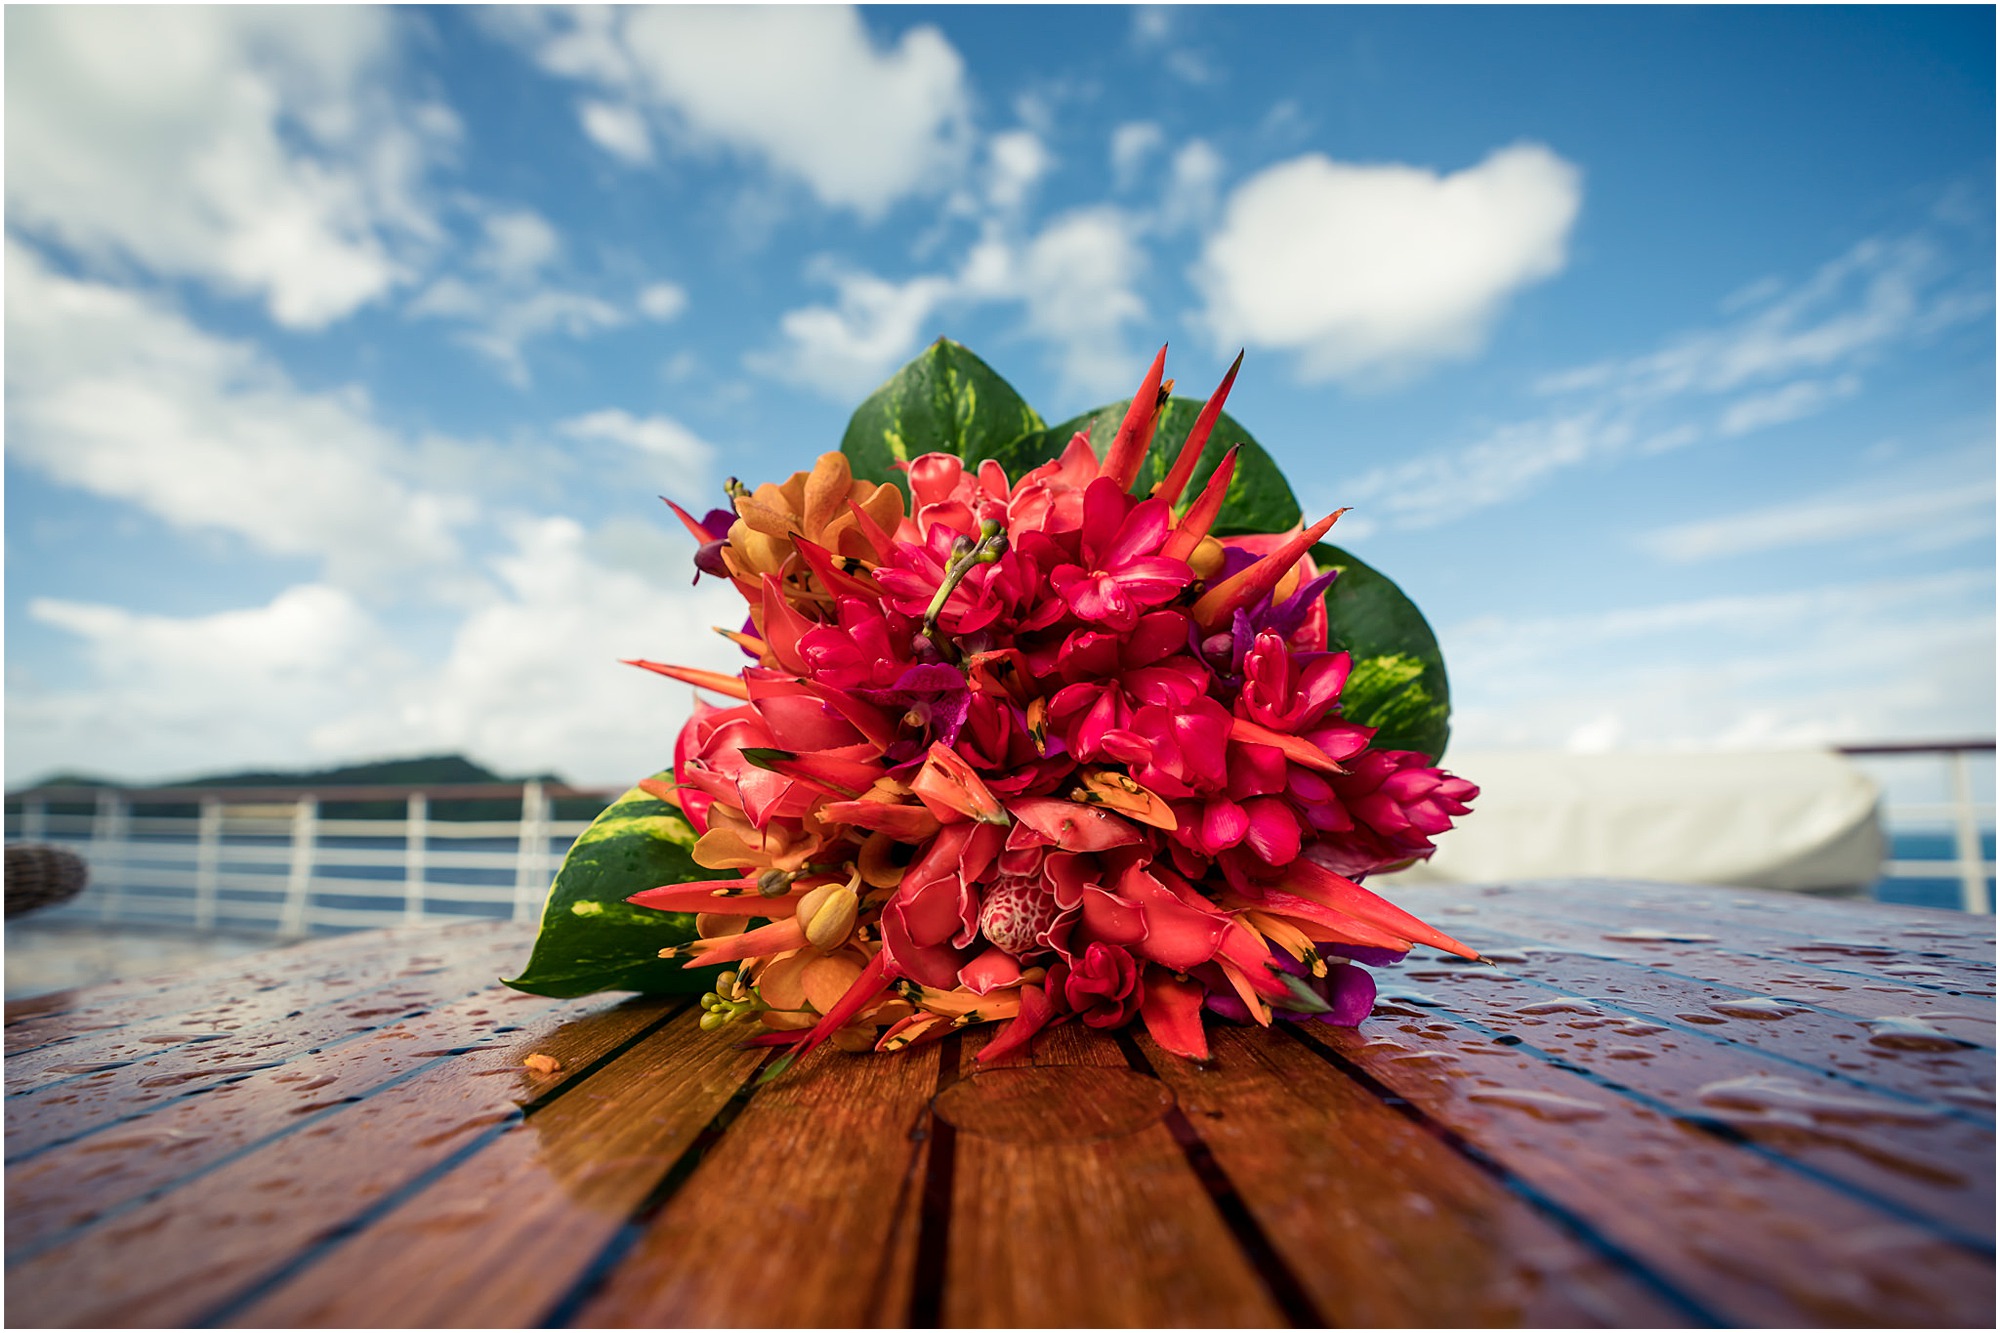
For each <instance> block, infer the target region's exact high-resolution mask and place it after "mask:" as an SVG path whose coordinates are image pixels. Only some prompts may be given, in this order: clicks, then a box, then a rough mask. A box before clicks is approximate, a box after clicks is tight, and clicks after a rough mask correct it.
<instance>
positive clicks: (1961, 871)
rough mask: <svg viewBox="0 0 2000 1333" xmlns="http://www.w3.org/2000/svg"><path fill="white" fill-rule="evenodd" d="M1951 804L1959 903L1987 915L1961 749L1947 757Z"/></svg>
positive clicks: (1968, 767)
mask: <svg viewBox="0 0 2000 1333" xmlns="http://www.w3.org/2000/svg"><path fill="white" fill-rule="evenodd" d="M1951 803H1952V811H1951V814H1952V823H1953V824H1954V825H1955V826H1956V828H1955V830H1954V831H1955V832H1956V834H1957V843H1958V892H1959V901H1960V905H1961V906H1963V907H1964V908H1965V910H1966V911H1968V912H1970V913H1972V914H1973V915H1975V916H1988V915H1990V914H1991V913H1992V911H1993V905H1992V903H1991V902H1990V901H1989V900H1988V899H1987V895H1986V849H1985V848H1984V847H1983V846H1981V845H1980V838H1979V816H1978V814H1977V813H1976V812H1975V811H1974V809H1973V805H1972V761H1971V760H1969V759H1967V758H1966V755H1965V751H1963V750H1954V751H1953V752H1952V756H1951Z"/></svg>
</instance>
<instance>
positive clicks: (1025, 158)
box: [986, 130, 1054, 212]
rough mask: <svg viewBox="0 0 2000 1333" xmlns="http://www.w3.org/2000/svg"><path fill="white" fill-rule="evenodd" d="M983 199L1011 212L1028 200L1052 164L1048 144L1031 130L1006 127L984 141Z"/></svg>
mask: <svg viewBox="0 0 2000 1333" xmlns="http://www.w3.org/2000/svg"><path fill="white" fill-rule="evenodd" d="M986 153H987V159H988V163H987V171H986V201H987V203H989V204H990V205H992V206H993V207H994V208H997V209H999V210H1001V211H1002V212H1010V211H1012V210H1014V209H1017V208H1019V207H1021V205H1022V204H1024V203H1026V202H1027V201H1028V195H1029V193H1030V192H1031V191H1033V189H1034V188H1035V183H1036V182H1037V181H1039V180H1041V178H1042V177H1043V176H1044V175H1045V174H1047V172H1048V170H1049V168H1050V167H1051V166H1053V165H1054V159H1052V158H1051V157H1050V156H1049V150H1048V146H1047V145H1046V144H1044V143H1043V142H1042V141H1041V139H1040V138H1039V137H1038V136H1037V135H1036V134H1035V133H1034V131H1032V130H1009V131H1007V132H1006V133H1005V134H996V135H994V136H993V137H992V138H991V139H988V140H987V141H986Z"/></svg>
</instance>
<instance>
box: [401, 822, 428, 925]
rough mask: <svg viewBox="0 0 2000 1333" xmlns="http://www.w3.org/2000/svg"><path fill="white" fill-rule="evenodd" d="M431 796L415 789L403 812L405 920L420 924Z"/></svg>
mask: <svg viewBox="0 0 2000 1333" xmlns="http://www.w3.org/2000/svg"><path fill="white" fill-rule="evenodd" d="M430 819H431V798H430V797H428V796H426V795H425V794H424V793H422V792H420V791H419V792H411V793H410V800H409V807H408V809H407V810H406V811H405V812H404V815H403V921H404V923H405V924H406V925H412V926H414V925H416V924H417V923H418V922H420V921H422V920H423V919H424V880H425V867H424V858H425V855H426V854H427V853H428V852H429V851H430V846H431V833H430Z"/></svg>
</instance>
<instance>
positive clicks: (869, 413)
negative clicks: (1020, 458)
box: [840, 338, 1042, 494]
mask: <svg viewBox="0 0 2000 1333" xmlns="http://www.w3.org/2000/svg"><path fill="white" fill-rule="evenodd" d="M1041 429H1042V419H1041V417H1039V416H1037V415H1036V414H1035V409H1034V408H1032V407H1029V406H1028V404H1027V403H1026V402H1025V401H1023V400H1022V398H1021V395H1020V394H1018V393H1016V392H1014V386H1013V385H1011V384H1009V383H1007V381H1006V380H1003V379H1001V378H1000V376H999V375H998V374H996V373H995V372H994V370H993V368H992V367H991V366H989V365H987V364H986V363H985V362H984V361H981V360H980V359H979V358H978V357H976V356H974V355H973V354H972V353H971V352H969V351H967V350H966V349H965V348H964V347H963V346H961V345H959V344H958V343H955V342H953V341H951V339H949V338H940V339H938V340H937V341H936V342H934V343H932V344H931V345H930V346H929V347H926V348H925V349H924V350H923V351H922V352H921V353H919V354H918V356H917V359H916V360H914V361H912V362H910V364H909V365H907V366H904V367H903V368H902V369H901V370H899V371H897V372H896V373H895V374H894V375H892V376H890V377H889V382H888V383H887V384H884V385H883V386H882V387H881V388H879V389H877V390H876V391H875V392H874V393H872V394H870V395H869V397H868V401H867V402H865V403H863V404H862V405H861V406H860V407H859V408H857V409H855V412H854V416H853V418H852V419H851V420H850V421H849V422H848V423H847V434H846V435H844V436H842V437H841V441H840V451H841V452H842V453H844V454H846V455H847V461H848V464H849V466H850V467H852V468H853V469H854V475H855V476H857V477H861V478H863V479H865V480H868V481H873V482H888V481H892V482H894V483H896V485H898V486H901V487H902V488H903V491H904V493H905V494H907V493H908V492H909V484H908V482H907V481H906V480H905V479H904V476H903V474H902V473H901V472H900V471H898V470H897V469H896V467H895V464H897V463H907V462H909V461H910V460H911V459H913V458H921V457H922V456H923V455H925V454H928V453H934V452H935V453H947V454H956V455H958V456H959V457H960V458H963V459H967V460H969V461H972V462H975V463H976V462H977V461H978V460H979V459H982V458H986V457H989V456H991V455H992V454H994V453H995V452H996V451H998V450H1000V449H1001V448H1003V447H1005V446H1006V445H1008V444H1009V443H1011V442H1012V441H1014V440H1016V439H1019V438H1020V437H1021V436H1023V435H1027V434H1030V433H1033V432H1038V431H1040V430H1041Z"/></svg>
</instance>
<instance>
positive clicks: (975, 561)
mask: <svg viewBox="0 0 2000 1333" xmlns="http://www.w3.org/2000/svg"><path fill="white" fill-rule="evenodd" d="M1005 554H1007V532H1006V529H1004V528H1003V527H1001V525H1000V523H999V522H998V521H997V520H995V519H990V518H989V519H986V520H985V521H984V522H982V523H980V525H979V540H978V541H976V542H974V541H970V540H968V539H967V538H965V537H960V538H959V539H958V542H957V544H956V545H955V546H954V548H953V551H952V557H951V562H950V563H949V564H947V565H946V566H945V570H944V582H942V583H940V584H939V585H938V590H937V592H936V594H935V595H933V596H932V597H931V604H930V606H929V607H928V608H926V610H925V611H924V637H925V638H927V639H929V640H930V641H931V642H932V643H934V644H936V645H937V648H938V651H939V652H941V653H943V654H944V655H945V657H946V659H947V660H949V661H953V662H956V661H957V660H958V653H957V651H956V650H955V649H954V648H953V646H952V644H951V641H950V639H949V637H948V636H946V635H944V634H942V633H940V632H939V630H938V617H939V616H941V615H943V614H944V604H945V603H946V602H947V601H949V600H951V595H952V593H954V592H956V591H957V590H958V585H959V584H960V583H962V582H964V581H965V576H966V575H967V574H970V573H971V572H972V568H973V566H974V565H990V564H992V563H994V562H995V561H997V560H998V559H999V558H1000V557H1001V556H1003V555H1005Z"/></svg>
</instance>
